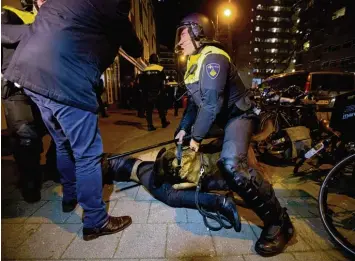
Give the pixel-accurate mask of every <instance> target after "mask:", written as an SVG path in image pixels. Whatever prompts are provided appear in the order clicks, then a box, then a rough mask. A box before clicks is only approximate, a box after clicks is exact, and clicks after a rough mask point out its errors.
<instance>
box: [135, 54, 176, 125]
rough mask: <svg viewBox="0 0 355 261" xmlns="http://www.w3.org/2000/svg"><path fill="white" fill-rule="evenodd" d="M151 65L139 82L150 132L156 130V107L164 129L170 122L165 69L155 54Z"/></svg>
mask: <svg viewBox="0 0 355 261" xmlns="http://www.w3.org/2000/svg"><path fill="white" fill-rule="evenodd" d="M149 63H150V64H149V66H147V67H146V68H145V69H144V71H143V72H142V75H141V76H140V78H139V81H140V85H141V87H142V89H143V96H144V97H145V110H146V119H147V123H148V131H154V130H156V128H155V127H154V125H153V118H152V114H153V109H154V106H156V108H157V109H158V112H159V117H160V120H161V125H162V127H163V128H166V127H167V126H168V125H169V124H170V122H168V121H167V120H166V111H165V95H164V94H165V91H164V81H165V73H164V71H163V69H164V68H163V67H162V66H160V65H159V57H158V55H157V54H155V53H153V54H152V55H150V57H149Z"/></svg>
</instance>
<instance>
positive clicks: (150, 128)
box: [148, 125, 156, 131]
mask: <svg viewBox="0 0 355 261" xmlns="http://www.w3.org/2000/svg"><path fill="white" fill-rule="evenodd" d="M155 130H156V128H155V127H154V126H153V125H148V131H155Z"/></svg>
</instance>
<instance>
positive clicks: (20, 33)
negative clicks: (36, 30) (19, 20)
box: [1, 24, 30, 44]
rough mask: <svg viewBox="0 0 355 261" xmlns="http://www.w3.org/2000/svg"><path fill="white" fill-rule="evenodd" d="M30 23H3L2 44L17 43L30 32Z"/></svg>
mask: <svg viewBox="0 0 355 261" xmlns="http://www.w3.org/2000/svg"><path fill="white" fill-rule="evenodd" d="M29 30H30V26H29V25H13V24H3V25H1V43H2V44H17V43H19V42H20V41H21V39H22V38H23V37H24V36H25V35H26V34H27V33H28V32H29Z"/></svg>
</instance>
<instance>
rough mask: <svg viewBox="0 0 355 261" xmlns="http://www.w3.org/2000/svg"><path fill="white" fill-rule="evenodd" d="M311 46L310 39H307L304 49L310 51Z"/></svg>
mask: <svg viewBox="0 0 355 261" xmlns="http://www.w3.org/2000/svg"><path fill="white" fill-rule="evenodd" d="M309 47H310V44H309V41H307V42H305V43H304V44H303V50H305V51H308V50H309Z"/></svg>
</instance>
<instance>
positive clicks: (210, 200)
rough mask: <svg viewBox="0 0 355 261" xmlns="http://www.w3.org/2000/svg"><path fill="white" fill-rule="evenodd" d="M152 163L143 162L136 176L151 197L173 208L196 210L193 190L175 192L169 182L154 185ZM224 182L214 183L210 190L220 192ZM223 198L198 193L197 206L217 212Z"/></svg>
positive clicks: (216, 195) (211, 194)
mask: <svg viewBox="0 0 355 261" xmlns="http://www.w3.org/2000/svg"><path fill="white" fill-rule="evenodd" d="M153 166H154V162H143V163H141V165H140V166H139V168H138V173H137V176H138V178H139V180H140V182H141V183H142V185H143V186H144V187H145V188H146V189H147V190H148V191H149V192H150V193H151V194H152V195H153V197H154V198H156V199H158V200H160V201H161V202H163V203H165V204H167V205H168V206H170V207H174V208H190V209H196V204H195V190H176V189H174V188H173V184H172V183H170V182H168V181H167V182H163V183H161V184H160V185H159V186H156V185H155V183H156V182H155V176H154V171H153ZM225 184H226V183H225V182H224V183H223V182H222V183H218V182H216V183H214V186H215V187H213V186H211V185H210V188H213V189H216V190H222V189H224V188H225V187H223V186H225ZM223 200H224V196H222V195H218V194H213V193H207V192H200V193H199V194H198V201H199V205H200V206H201V207H203V208H204V209H206V210H208V211H217V210H218V208H219V206H220V205H221V204H222V202H223Z"/></svg>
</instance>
